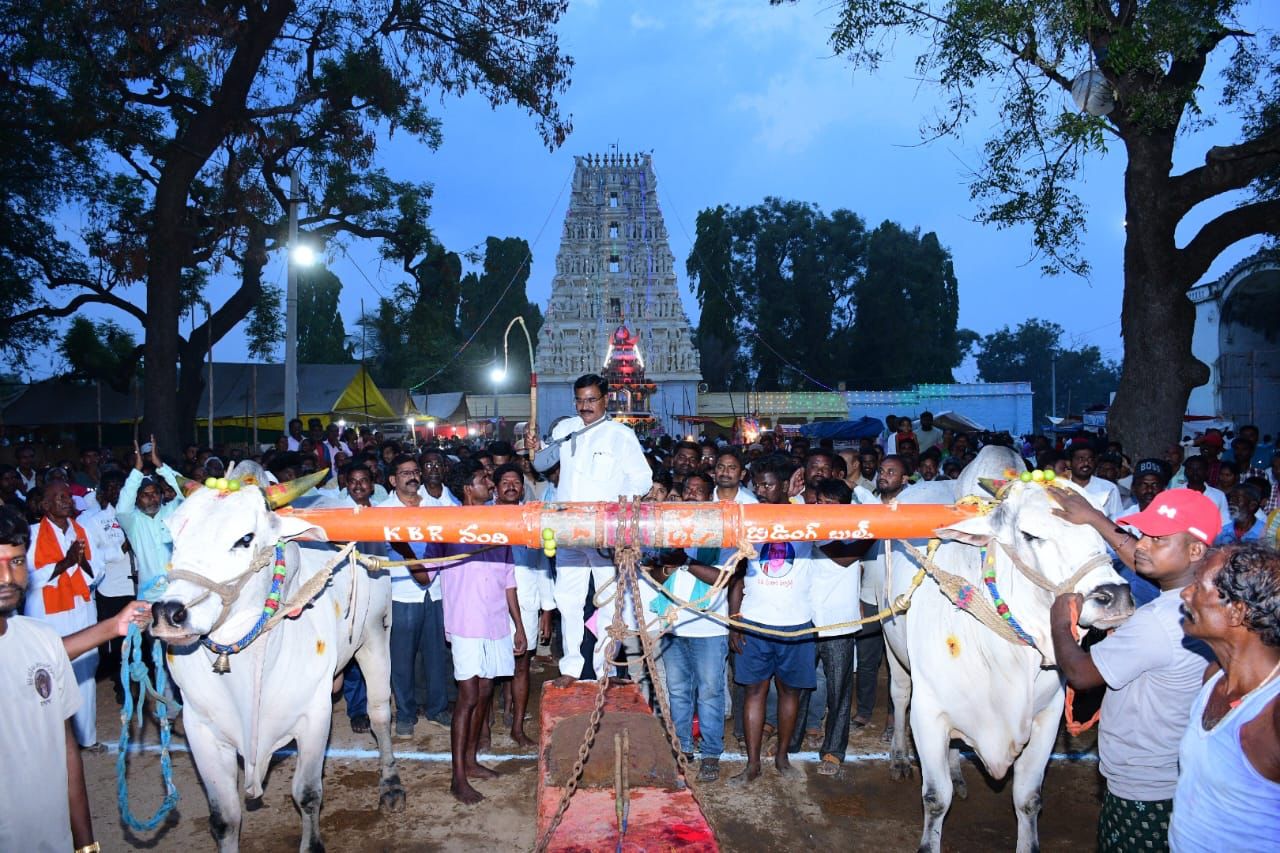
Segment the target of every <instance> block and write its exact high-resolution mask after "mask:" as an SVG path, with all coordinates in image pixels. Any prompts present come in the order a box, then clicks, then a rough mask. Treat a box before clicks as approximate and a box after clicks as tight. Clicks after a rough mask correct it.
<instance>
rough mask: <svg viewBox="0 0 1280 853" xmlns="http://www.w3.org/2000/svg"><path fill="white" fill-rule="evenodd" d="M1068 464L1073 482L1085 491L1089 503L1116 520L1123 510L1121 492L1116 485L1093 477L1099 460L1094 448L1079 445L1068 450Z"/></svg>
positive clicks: (1074, 445) (1082, 444)
mask: <svg viewBox="0 0 1280 853" xmlns="http://www.w3.org/2000/svg"><path fill="white" fill-rule="evenodd" d="M1067 464H1068V465H1070V467H1071V482H1073V483H1075V484H1076V485H1077V486H1079V487H1080V488H1082V489H1084V493H1085V497H1087V498H1088V499H1089V503H1091V504H1093V505H1094V507H1095V508H1097V510H1098V511H1099V512H1101V513H1102V514H1103V515H1105V516H1107V517H1108V518H1115V517H1116V515H1117V514H1118V513H1119V512H1120V510H1121V509H1122V508H1123V502H1122V501H1121V500H1120V490H1119V489H1118V488H1116V484H1115V483H1112V482H1111V481H1109V480H1104V479H1102V478H1101V477H1095V476H1093V472H1094V469H1096V468H1097V464H1098V460H1097V456H1096V454H1094V452H1093V448H1092V447H1090V446H1089V445H1088V444H1084V443H1078V444H1073V445H1071V446H1070V447H1068V448H1067Z"/></svg>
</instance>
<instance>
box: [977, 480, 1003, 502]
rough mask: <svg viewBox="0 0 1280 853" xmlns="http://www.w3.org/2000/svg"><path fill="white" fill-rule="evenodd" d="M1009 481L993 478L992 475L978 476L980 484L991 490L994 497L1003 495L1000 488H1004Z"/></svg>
mask: <svg viewBox="0 0 1280 853" xmlns="http://www.w3.org/2000/svg"><path fill="white" fill-rule="evenodd" d="M1007 482H1008V480H993V479H992V478H990V477H979V478H978V485H980V486H982V488H984V489H986V490H987V491H988V492H990V493H991V496H992V497H993V498H1000V497H1003V495H1001V494H1000V490H1001V489H1003V488H1004V486H1005V484H1006V483H1007Z"/></svg>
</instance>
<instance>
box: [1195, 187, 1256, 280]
mask: <svg viewBox="0 0 1280 853" xmlns="http://www.w3.org/2000/svg"><path fill="white" fill-rule="evenodd" d="M1262 234H1274V235H1280V199H1271V200H1270V201H1258V202H1254V203H1253V204H1246V205H1244V206H1242V207H1237V208H1234V209H1233V210H1229V211H1227V212H1226V213H1223V214H1222V215H1220V216H1218V217H1216V218H1214V219H1212V220H1210V221H1209V222H1206V223H1205V224H1204V226H1202V227H1201V228H1200V230H1199V231H1198V232H1197V233H1196V236H1195V237H1193V238H1192V239H1191V242H1190V243H1188V244H1187V245H1186V246H1185V247H1183V248H1182V249H1179V250H1178V262H1177V264H1176V265H1175V267H1176V268H1177V269H1178V270H1180V271H1181V272H1182V274H1183V276H1184V279H1185V281H1186V282H1187V286H1190V285H1192V284H1194V283H1195V282H1196V281H1198V280H1199V278H1200V276H1202V275H1204V274H1205V272H1206V271H1207V270H1208V269H1209V265H1210V264H1212V263H1213V262H1214V259H1216V258H1217V257H1218V256H1219V255H1221V254H1222V253H1223V251H1225V250H1226V249H1227V248H1228V247H1229V246H1231V245H1232V244H1234V243H1238V242H1240V241H1241V240H1244V239H1246V238H1248V237H1254V236H1258V235H1262Z"/></svg>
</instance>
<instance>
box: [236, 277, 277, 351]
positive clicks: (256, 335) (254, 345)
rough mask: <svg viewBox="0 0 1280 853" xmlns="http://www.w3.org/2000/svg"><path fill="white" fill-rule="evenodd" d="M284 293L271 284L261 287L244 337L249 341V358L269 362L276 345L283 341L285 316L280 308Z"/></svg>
mask: <svg viewBox="0 0 1280 853" xmlns="http://www.w3.org/2000/svg"><path fill="white" fill-rule="evenodd" d="M283 297H284V294H283V293H282V292H281V290H280V288H278V287H276V286H275V285H273V284H269V285H265V286H263V288H262V297H261V298H260V299H259V300H258V304H257V305H255V306H253V312H252V313H251V314H250V315H249V324H248V326H247V327H246V329H245V337H246V338H247V339H248V341H249V358H253V359H257V360H258V361H265V362H269V361H271V360H272V359H273V358H275V354H276V347H278V346H279V345H280V344H281V343H283V342H284V333H285V317H284V312H283V311H282V310H281V308H280V303H281V300H282V299H283Z"/></svg>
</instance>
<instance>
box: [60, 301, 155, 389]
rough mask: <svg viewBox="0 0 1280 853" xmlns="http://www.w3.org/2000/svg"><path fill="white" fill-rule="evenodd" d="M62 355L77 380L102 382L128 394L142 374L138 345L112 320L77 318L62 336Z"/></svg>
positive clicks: (130, 335) (131, 336)
mask: <svg viewBox="0 0 1280 853" xmlns="http://www.w3.org/2000/svg"><path fill="white" fill-rule="evenodd" d="M58 352H59V353H60V354H61V355H62V357H63V358H64V359H66V361H67V364H68V365H69V366H70V368H71V370H70V375H71V376H72V377H73V378H77V379H88V380H92V381H102V382H105V383H107V384H108V385H110V386H111V387H112V388H114V389H115V390H117V391H127V390H128V389H129V382H130V380H131V379H132V378H133V377H134V376H135V375H136V374H137V371H138V344H137V342H136V341H135V340H134V338H133V335H132V334H130V333H129V332H127V331H125V330H124V329H122V328H120V327H119V326H118V325H116V324H115V323H112V322H111V321H109V320H108V321H104V322H100V323H94V322H93V321H92V320H90V319H88V318H87V317H76V318H75V319H74V320H72V321H71V325H70V327H68V329H67V332H66V334H65V335H63V336H62V341H61V343H60V344H59V345H58Z"/></svg>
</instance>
